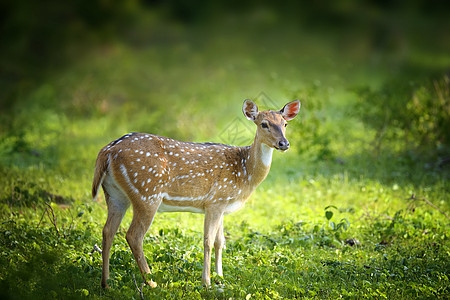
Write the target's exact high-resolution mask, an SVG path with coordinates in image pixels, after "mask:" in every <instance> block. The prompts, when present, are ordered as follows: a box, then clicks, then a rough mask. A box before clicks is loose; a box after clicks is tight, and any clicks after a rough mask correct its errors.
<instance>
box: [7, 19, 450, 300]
mask: <svg viewBox="0 0 450 300" xmlns="http://www.w3.org/2000/svg"><path fill="white" fill-rule="evenodd" d="M273 18H274V17H273V16H272V15H271V14H270V12H268V11H259V12H257V13H254V14H251V15H250V16H248V17H247V18H245V19H244V20H242V19H239V17H236V18H231V17H230V18H227V17H223V18H222V19H220V20H218V21H216V22H212V23H211V24H209V26H200V25H195V24H191V25H188V26H183V25H181V24H178V23H176V22H167V21H163V20H161V19H159V18H157V17H155V16H153V15H152V16H151V17H147V18H142V22H141V23H139V26H137V28H139V30H136V31H132V32H129V33H128V34H127V35H126V38H121V39H114V40H109V41H108V42H103V43H101V44H100V45H97V46H95V47H91V48H89V49H88V50H87V51H86V52H85V53H82V54H78V56H77V57H78V58H77V59H76V60H75V62H73V63H70V64H68V65H66V66H63V67H61V68H58V69H57V70H54V71H52V72H50V73H49V75H47V76H46V77H45V79H43V80H41V81H40V82H39V83H38V84H36V85H35V86H32V88H27V89H24V90H25V91H26V92H24V93H19V94H18V95H17V97H16V98H15V99H14V100H15V102H14V103H13V104H11V106H10V108H9V109H8V110H7V111H3V112H2V113H1V116H0V121H1V122H0V125H1V127H0V176H1V178H2V180H0V195H1V196H0V197H1V198H0V201H1V202H0V246H1V247H0V280H1V281H0V297H1V298H2V299H32V298H33V299H37V298H42V299H73V298H76V299H78V298H94V299H97V298H101V299H111V298H112V299H131V298H133V299H139V298H140V297H141V295H140V293H139V291H138V289H137V288H136V286H135V282H134V280H133V277H134V276H135V277H136V282H137V284H138V286H139V287H140V286H141V277H140V274H139V270H138V268H137V265H136V263H135V261H134V258H133V256H132V254H131V251H130V249H129V247H128V245H127V243H126V240H125V233H126V230H127V228H128V225H129V224H130V222H131V217H132V211H131V209H130V210H129V211H128V213H127V215H126V217H125V219H124V221H123V222H122V226H121V228H120V229H119V232H118V234H117V236H116V238H115V240H114V244H113V247H112V254H111V276H110V277H111V278H110V280H109V285H110V286H111V289H109V290H106V291H105V290H102V289H101V287H100V277H101V255H100V254H99V253H98V252H97V251H95V250H94V249H95V248H94V246H95V245H96V244H97V245H99V246H100V245H101V239H102V237H101V231H102V227H103V225H104V222H105V221H106V204H105V202H104V200H101V201H100V202H93V201H92V199H91V196H90V190H91V183H92V177H93V171H94V163H95V159H96V156H97V153H98V151H99V150H100V149H101V148H102V147H103V146H104V145H106V144H107V143H109V142H110V141H112V140H113V139H116V138H118V137H120V136H121V135H123V134H125V133H129V132H134V131H138V132H150V133H154V134H158V135H163V136H169V137H172V138H176V139H180V140H184V141H194V142H206V141H208V142H220V143H228V142H230V143H237V144H238V145H239V146H244V145H247V144H246V143H251V139H252V136H253V134H254V132H255V127H254V125H253V124H251V122H248V121H247V120H246V119H245V117H244V116H243V115H242V112H241V106H242V102H243V100H244V99H246V98H251V99H253V100H254V101H255V102H256V103H257V104H258V105H260V106H261V107H262V108H265V109H267V108H271V109H280V108H281V107H282V106H283V105H284V104H285V103H287V102H288V101H291V100H294V99H300V100H301V101H302V108H301V111H300V114H299V116H298V117H297V119H296V120H294V121H292V122H291V124H290V126H288V128H287V138H288V139H289V140H290V143H291V149H290V150H289V151H288V152H287V153H278V152H276V153H274V159H273V163H272V168H271V172H270V173H269V176H268V178H267V179H266V180H265V181H264V182H263V183H262V184H261V186H260V187H259V188H258V189H257V190H256V192H255V193H254V194H253V195H252V197H251V198H250V200H249V201H248V202H247V204H246V206H245V207H244V208H243V209H242V210H240V211H238V212H236V213H234V214H231V215H228V216H226V217H225V220H224V226H225V232H226V239H227V242H226V247H227V248H226V250H224V255H223V256H224V262H223V264H224V277H223V278H219V277H218V276H217V275H214V276H213V282H214V284H213V286H212V287H211V288H209V289H206V288H203V287H202V286H201V270H202V259H203V252H202V245H203V244H202V231H203V216H202V215H197V214H190V213H171V214H169V213H167V214H158V215H157V216H156V218H155V221H154V222H153V225H152V226H151V228H150V230H149V232H148V233H147V236H146V238H145V240H144V252H145V253H146V256H147V260H148V262H149V265H150V268H151V271H152V277H153V280H155V281H156V282H157V283H158V287H157V288H155V289H151V288H149V287H144V288H143V291H142V296H143V297H144V298H145V299H155V298H160V299H181V298H184V299H200V298H206V299H215V298H219V299H229V298H233V299H281V298H286V299H293V298H310V297H311V298H319V299H338V298H354V299H362V298H375V299H382V298H386V299H412V298H419V299H448V298H449V297H450V288H449V286H450V280H449V277H450V274H449V270H450V242H449V238H450V236H449V230H448V229H449V225H450V222H449V218H448V215H449V214H450V184H449V182H450V181H449V165H448V164H445V161H444V160H443V159H444V158H446V157H447V158H448V156H449V153H450V152H449V148H448V145H449V140H444V138H445V137H446V134H447V137H448V133H447V131H450V128H449V127H446V126H447V125H448V124H449V123H448V122H449V120H448V112H449V107H450V104H449V103H450V100H449V99H450V98H449V94H450V93H449V91H450V87H449V79H448V73H446V71H448V69H449V67H450V55H449V53H450V52H448V51H447V50H448V43H447V44H446V42H445V40H444V38H443V37H445V36H446V33H445V31H443V32H435V35H436V37H435V38H434V39H432V38H430V37H427V38H428V43H423V40H422V39H421V38H422V37H426V27H425V29H424V31H423V32H419V33H417V32H416V29H417V28H415V27H414V26H412V27H407V30H405V32H403V35H402V36H401V37H397V36H396V35H395V34H393V36H389V35H387V37H386V39H385V40H382V42H377V38H376V37H374V35H371V34H369V33H370V31H367V28H366V29H364V28H363V29H354V30H353V31H351V32H349V31H346V30H342V29H341V30H339V29H335V30H327V29H320V28H319V29H314V28H304V27H302V26H299V25H295V24H294V23H293V24H291V25H286V24H283V26H280V25H279V23H278V22H277V21H276V20H275V21H274V20H273ZM428 21H429V20H428ZM423 22H424V24H428V23H426V22H427V20H424V21H423ZM412 32H414V33H415V34H417V36H415V35H413V34H412ZM430 40H432V41H433V42H434V44H433V43H431V42H429V41H430ZM380 44H381V46H380ZM386 44H388V46H385V45H386ZM446 74H447V75H446ZM22 84H24V86H26V83H22ZM363 91H366V92H363ZM367 91H370V92H367ZM402 97H403V98H402ZM426 101H428V102H426ZM426 103H428V104H426ZM430 103H431V104H430ZM429 104H430V105H429ZM420 105H422V106H420ZM274 106H275V107H274ZM445 109H447V110H445ZM414 114H416V115H414ZM445 114H447V115H445ZM410 118H411V119H410ZM404 124H408V126H405V125H404ZM101 199H103V195H101Z"/></svg>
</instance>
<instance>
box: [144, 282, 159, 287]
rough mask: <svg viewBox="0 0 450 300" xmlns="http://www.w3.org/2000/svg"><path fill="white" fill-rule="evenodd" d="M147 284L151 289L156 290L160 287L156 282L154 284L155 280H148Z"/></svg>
mask: <svg viewBox="0 0 450 300" xmlns="http://www.w3.org/2000/svg"><path fill="white" fill-rule="evenodd" d="M145 283H146V284H147V285H148V286H149V287H151V288H155V287H157V286H158V284H157V283H156V282H154V281H153V280H147V281H146V282H145Z"/></svg>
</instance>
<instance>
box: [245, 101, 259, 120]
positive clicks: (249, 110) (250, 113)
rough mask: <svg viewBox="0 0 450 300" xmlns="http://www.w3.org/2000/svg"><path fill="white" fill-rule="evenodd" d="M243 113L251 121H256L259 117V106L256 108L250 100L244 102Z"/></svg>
mask: <svg viewBox="0 0 450 300" xmlns="http://www.w3.org/2000/svg"><path fill="white" fill-rule="evenodd" d="M242 112H243V113H244V115H245V117H246V118H247V119H249V120H250V121H255V120H256V116H258V106H256V104H255V102H253V101H252V100H250V99H247V100H245V101H244V106H243V107H242Z"/></svg>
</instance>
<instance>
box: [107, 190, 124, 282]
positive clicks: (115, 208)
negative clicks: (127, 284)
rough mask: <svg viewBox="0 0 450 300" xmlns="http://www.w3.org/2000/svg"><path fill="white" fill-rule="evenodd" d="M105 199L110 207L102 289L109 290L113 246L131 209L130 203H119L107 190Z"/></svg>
mask: <svg viewBox="0 0 450 300" xmlns="http://www.w3.org/2000/svg"><path fill="white" fill-rule="evenodd" d="M105 199H106V203H107V205H108V218H107V219H106V223H105V226H104V227H103V241H102V249H103V251H102V259H103V268H102V281H101V284H102V288H108V284H107V283H106V281H107V280H108V278H109V254H110V251H111V245H112V242H113V240H114V235H115V234H116V232H117V229H118V228H119V225H120V223H121V222H122V219H123V216H124V215H125V212H126V211H127V209H128V207H129V203H127V202H126V201H122V202H121V201H117V200H116V199H114V198H112V197H111V196H110V195H109V193H108V192H107V191H106V190H105Z"/></svg>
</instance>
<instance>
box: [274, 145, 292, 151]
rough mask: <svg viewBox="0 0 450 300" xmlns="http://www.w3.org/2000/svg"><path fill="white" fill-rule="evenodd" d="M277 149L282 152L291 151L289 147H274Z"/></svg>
mask: <svg viewBox="0 0 450 300" xmlns="http://www.w3.org/2000/svg"><path fill="white" fill-rule="evenodd" d="M273 147H274V148H275V149H277V150H278V151H280V152H286V151H287V150H289V147H283V148H281V147H278V146H273Z"/></svg>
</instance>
